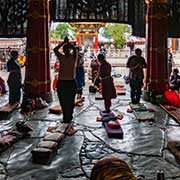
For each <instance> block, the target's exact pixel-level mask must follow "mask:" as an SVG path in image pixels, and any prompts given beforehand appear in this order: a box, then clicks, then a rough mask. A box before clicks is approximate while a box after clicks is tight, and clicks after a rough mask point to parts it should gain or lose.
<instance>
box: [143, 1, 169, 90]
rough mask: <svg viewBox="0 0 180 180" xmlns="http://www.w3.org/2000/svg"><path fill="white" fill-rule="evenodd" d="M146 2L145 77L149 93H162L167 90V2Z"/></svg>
mask: <svg viewBox="0 0 180 180" xmlns="http://www.w3.org/2000/svg"><path fill="white" fill-rule="evenodd" d="M146 2H147V23H148V24H147V63H148V69H147V77H146V82H147V83H148V84H149V89H150V91H155V92H157V93H163V92H164V91H165V90H166V89H167V88H168V73H167V37H168V36H167V22H168V19H167V0H146Z"/></svg>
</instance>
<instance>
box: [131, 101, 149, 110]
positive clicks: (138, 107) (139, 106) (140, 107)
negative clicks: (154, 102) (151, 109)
mask: <svg viewBox="0 0 180 180" xmlns="http://www.w3.org/2000/svg"><path fill="white" fill-rule="evenodd" d="M129 105H130V107H131V109H133V111H147V108H146V106H145V105H144V104H142V103H139V104H133V103H130V104H129Z"/></svg>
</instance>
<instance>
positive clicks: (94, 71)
mask: <svg viewBox="0 0 180 180" xmlns="http://www.w3.org/2000/svg"><path fill="white" fill-rule="evenodd" d="M90 67H91V75H92V83H93V85H94V86H97V87H98V88H99V69H100V63H99V61H98V60H97V58H96V57H95V56H91V64H90Z"/></svg>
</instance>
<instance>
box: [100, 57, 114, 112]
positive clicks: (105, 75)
mask: <svg viewBox="0 0 180 180" xmlns="http://www.w3.org/2000/svg"><path fill="white" fill-rule="evenodd" d="M98 61H99V62H100V64H101V65H100V70H99V76H100V79H101V84H102V97H103V99H104V106H105V111H103V113H109V112H110V111H111V110H110V107H111V99H112V98H116V96H117V95H116V90H115V87H114V82H113V78H112V76H111V69H112V68H111V65H110V63H108V62H107V61H106V59H105V56H104V55H103V54H99V55H98Z"/></svg>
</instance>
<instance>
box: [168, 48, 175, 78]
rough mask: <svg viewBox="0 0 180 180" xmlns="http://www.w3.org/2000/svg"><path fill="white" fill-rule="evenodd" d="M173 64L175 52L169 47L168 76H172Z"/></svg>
mask: <svg viewBox="0 0 180 180" xmlns="http://www.w3.org/2000/svg"><path fill="white" fill-rule="evenodd" d="M173 65H174V60H173V54H172V52H171V49H170V48H168V77H170V76H171V73H172V67H173Z"/></svg>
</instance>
